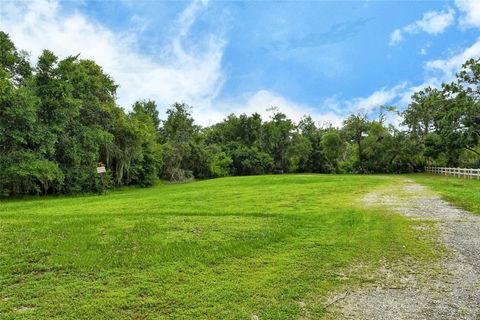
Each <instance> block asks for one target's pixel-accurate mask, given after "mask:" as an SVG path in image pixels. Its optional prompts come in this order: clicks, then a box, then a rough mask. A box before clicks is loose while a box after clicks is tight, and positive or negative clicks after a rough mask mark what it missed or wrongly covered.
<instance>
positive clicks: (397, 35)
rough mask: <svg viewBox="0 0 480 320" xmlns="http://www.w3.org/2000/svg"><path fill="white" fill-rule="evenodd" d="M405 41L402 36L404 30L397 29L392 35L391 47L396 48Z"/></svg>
mask: <svg viewBox="0 0 480 320" xmlns="http://www.w3.org/2000/svg"><path fill="white" fill-rule="evenodd" d="M402 40H403V35H402V30H400V29H395V30H394V31H393V32H392V34H391V35H390V43H389V44H390V45H391V46H394V45H396V44H397V43H399V42H400V41H402Z"/></svg>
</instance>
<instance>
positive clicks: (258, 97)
mask: <svg viewBox="0 0 480 320" xmlns="http://www.w3.org/2000/svg"><path fill="white" fill-rule="evenodd" d="M216 106H217V108H216V109H214V110H212V109H211V108H206V109H201V108H200V109H198V108H196V109H195V110H194V116H195V119H197V120H198V121H199V122H200V123H202V124H205V125H208V124H213V123H215V122H217V121H221V120H222V119H223V118H225V116H226V115H228V114H230V113H236V114H242V113H245V114H247V115H250V114H253V113H258V114H260V116H261V117H262V119H264V120H268V119H269V117H270V116H271V115H272V111H269V110H267V109H269V108H271V107H277V108H278V111H279V112H282V113H285V114H286V115H287V116H288V117H289V118H290V119H292V120H293V121H294V122H298V121H299V120H300V119H301V118H302V117H303V116H304V115H309V116H311V117H312V119H313V120H314V121H316V122H317V123H319V124H321V125H328V124H331V125H333V126H340V125H341V123H342V121H343V120H344V118H345V117H344V116H343V115H341V114H339V113H338V112H335V111H327V112H318V111H317V110H316V109H315V108H313V107H311V106H308V105H305V104H302V103H297V102H295V101H291V100H289V99H287V98H285V97H283V96H281V95H279V94H277V93H274V92H272V91H270V90H265V89H263V90H259V91H257V92H254V93H252V94H246V95H244V96H243V97H237V98H236V99H235V101H217V102H216Z"/></svg>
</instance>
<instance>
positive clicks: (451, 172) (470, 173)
mask: <svg viewBox="0 0 480 320" xmlns="http://www.w3.org/2000/svg"><path fill="white" fill-rule="evenodd" d="M425 171H426V172H430V173H436V174H443V175H445V176H454V177H457V178H464V179H477V180H480V169H467V168H446V167H425Z"/></svg>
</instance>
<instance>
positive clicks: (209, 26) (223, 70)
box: [0, 0, 480, 125]
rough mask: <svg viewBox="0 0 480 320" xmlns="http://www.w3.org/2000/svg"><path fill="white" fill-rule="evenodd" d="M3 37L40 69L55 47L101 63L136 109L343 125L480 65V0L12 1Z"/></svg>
mask: <svg viewBox="0 0 480 320" xmlns="http://www.w3.org/2000/svg"><path fill="white" fill-rule="evenodd" d="M0 29H1V30H3V31H6V32H7V33H9V34H10V36H11V38H12V40H13V41H14V42H15V44H16V45H17V47H18V48H20V49H25V50H27V51H29V52H30V53H31V55H32V60H33V61H35V59H36V57H37V56H38V55H39V54H40V53H41V51H42V50H43V49H47V48H48V49H50V50H52V51H54V52H55V53H56V54H57V55H58V56H60V57H66V56H68V55H71V54H78V53H79V54H80V56H81V57H83V58H89V59H94V60H95V61H97V63H98V64H100V65H101V66H103V68H104V70H105V71H106V72H107V73H108V74H110V75H111V76H112V77H113V78H114V79H115V80H116V82H117V83H118V84H119V85H120V88H119V90H118V104H119V105H121V106H122V107H124V108H125V109H127V110H128V109H129V108H130V106H131V104H132V103H133V102H134V101H135V100H137V99H140V98H141V99H154V100H156V101H157V104H158V105H159V109H160V111H161V112H162V113H163V112H164V111H165V109H166V108H167V106H168V105H169V104H171V103H173V102H175V101H183V102H186V103H188V104H190V105H192V106H194V115H195V118H196V120H197V121H198V122H199V123H200V124H202V125H208V124H210V123H213V122H216V121H219V120H221V119H222V118H223V117H224V116H225V115H227V114H229V113H231V112H235V113H243V112H245V113H253V112H258V113H260V114H262V115H263V116H264V117H267V116H268V112H267V111H266V109H268V108H269V107H271V106H277V107H279V109H280V110H281V111H283V112H285V113H287V114H288V115H289V116H290V117H292V118H293V119H294V120H298V119H299V118H300V117H301V116H302V115H303V114H310V115H312V116H313V117H314V119H315V120H317V121H319V122H320V123H324V122H330V123H332V124H334V125H337V124H339V123H340V122H341V121H342V119H343V118H344V117H345V116H346V115H347V114H348V113H350V112H374V111H373V110H375V108H377V107H378V106H380V105H391V104H395V105H398V106H400V107H404V106H405V105H406V104H408V101H409V97H410V95H411V93H412V92H413V91H415V90H418V89H420V88H422V87H424V86H426V85H430V86H438V85H439V84H440V83H441V82H442V81H450V80H451V79H452V77H453V76H454V74H455V72H456V70H457V69H458V68H459V66H460V65H461V64H462V63H463V62H464V61H465V60H466V59H468V58H471V57H479V56H480V33H479V31H480V0H454V1H443V0H439V1H380V0H378V1H375V0H358V1H354V0H352V1H281V2H277V1H248V2H241V1H219V2H216V1H196V0H194V1H169V2H164V1H152V0H150V1H142V0H122V1H86V0H84V1H68V2H64V1H59V0H35V1H26V2H22V1H18V0H17V1H11V2H8V1H5V0H2V1H1V3H0Z"/></svg>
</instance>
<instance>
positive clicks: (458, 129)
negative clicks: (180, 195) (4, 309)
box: [0, 32, 480, 195]
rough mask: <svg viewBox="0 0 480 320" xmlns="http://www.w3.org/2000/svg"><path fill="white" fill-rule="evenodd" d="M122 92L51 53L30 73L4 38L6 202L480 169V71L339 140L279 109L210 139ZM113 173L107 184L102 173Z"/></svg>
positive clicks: (0, 69) (225, 125)
mask: <svg viewBox="0 0 480 320" xmlns="http://www.w3.org/2000/svg"><path fill="white" fill-rule="evenodd" d="M116 91H117V85H116V83H115V82H114V80H113V79H112V78H111V77H110V76H109V75H108V74H106V73H105V72H104V71H103V69H102V68H101V67H100V66H99V65H97V64H96V63H95V62H94V61H91V60H85V59H80V57H79V56H69V57H66V58H65V59H59V58H58V57H57V56H55V54H54V53H53V52H51V51H48V50H45V51H43V53H42V54H41V55H40V57H38V60H37V62H36V63H35V64H34V66H33V67H32V65H31V64H30V61H29V57H28V54H26V53H25V52H22V51H19V50H17V48H15V45H14V44H13V42H12V41H11V40H10V38H9V36H8V35H7V34H5V33H3V32H0V195H16V194H48V193H73V192H95V191H102V190H104V189H105V188H108V187H113V186H123V185H138V186H150V185H153V184H155V183H156V181H157V179H158V178H161V179H166V180H169V181H184V180H188V179H193V178H199V179H205V178H215V177H224V176H228V175H253V174H268V173H281V172H318V173H343V172H357V173H375V172H387V173H388V172H413V171H419V170H422V169H423V168H424V166H425V165H448V166H475V167H480V59H471V60H468V61H467V62H466V63H465V64H464V65H463V67H462V68H461V70H460V71H459V73H458V75H457V79H456V81H454V82H452V83H449V84H444V85H443V86H442V87H441V88H436V89H435V88H425V89H423V90H421V91H419V92H416V93H414V94H413V96H412V100H411V101H412V102H411V103H410V105H409V106H408V107H407V108H406V109H405V110H404V111H403V112H402V113H399V115H400V116H401V117H402V118H403V122H402V126H393V125H391V124H390V125H387V124H386V123H385V122H386V119H387V117H386V115H385V113H384V111H385V110H386V111H391V110H393V109H392V108H391V107H389V108H385V107H380V110H381V113H380V116H379V117H378V119H376V118H374V117H373V116H372V115H366V114H364V115H359V114H353V115H350V116H349V117H348V118H347V119H345V121H344V122H343V126H342V127H340V128H334V127H331V126H328V127H322V126H318V125H317V124H316V123H315V121H314V120H313V119H312V118H311V117H310V116H304V117H303V118H302V119H301V120H300V121H299V122H298V124H296V123H294V122H293V121H292V120H291V119H289V118H288V117H287V116H286V115H285V114H283V113H281V112H278V109H277V108H271V109H270V110H271V111H273V113H272V116H271V117H270V118H269V119H267V120H266V121H265V120H263V119H262V118H261V116H260V115H259V114H258V113H254V114H252V115H247V114H241V115H235V114H231V115H229V116H227V117H226V118H225V119H224V120H223V121H221V122H219V123H216V124H214V125H212V126H209V127H206V128H201V127H200V126H198V125H196V124H195V122H194V119H193V117H192V115H191V107H190V106H189V105H187V104H185V103H174V104H172V105H171V106H170V107H169V108H167V111H166V116H167V117H166V119H165V120H161V119H160V115H159V111H158V107H157V105H156V103H155V102H154V101H151V100H139V101H137V102H135V103H134V104H133V106H132V107H131V108H130V109H129V110H130V111H125V110H124V109H122V108H121V107H120V106H118V105H117V101H116ZM102 165H103V166H105V167H106V171H107V172H106V173H105V174H104V175H103V176H100V175H99V174H97V171H96V168H97V166H102Z"/></svg>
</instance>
